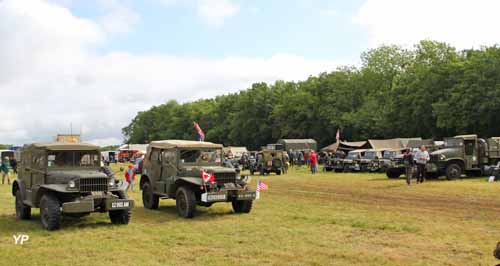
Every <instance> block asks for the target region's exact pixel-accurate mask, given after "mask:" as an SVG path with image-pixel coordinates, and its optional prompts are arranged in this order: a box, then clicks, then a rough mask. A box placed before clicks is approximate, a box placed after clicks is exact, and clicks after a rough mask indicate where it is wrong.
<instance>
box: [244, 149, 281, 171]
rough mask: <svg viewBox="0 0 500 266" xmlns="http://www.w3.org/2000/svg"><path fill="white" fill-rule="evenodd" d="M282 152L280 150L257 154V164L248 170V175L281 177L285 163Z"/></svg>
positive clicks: (263, 151)
mask: <svg viewBox="0 0 500 266" xmlns="http://www.w3.org/2000/svg"><path fill="white" fill-rule="evenodd" d="M283 154H284V151H280V150H262V151H260V152H259V153H257V163H256V164H254V165H253V166H252V167H251V168H250V174H251V175H253V174H254V173H255V172H259V173H260V175H266V174H270V173H275V174H277V175H281V173H284V171H283V170H284V167H285V162H284V159H283Z"/></svg>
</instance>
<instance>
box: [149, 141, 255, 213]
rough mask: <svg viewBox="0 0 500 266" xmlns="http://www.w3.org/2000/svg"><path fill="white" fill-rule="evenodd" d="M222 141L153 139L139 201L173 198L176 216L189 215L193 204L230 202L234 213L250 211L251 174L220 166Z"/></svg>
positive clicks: (153, 204) (152, 206)
mask: <svg viewBox="0 0 500 266" xmlns="http://www.w3.org/2000/svg"><path fill="white" fill-rule="evenodd" d="M223 156H224V155H223V152H222V145H220V144H214V143H211V142H199V141H185V140H163V141H153V142H151V143H150V145H149V147H148V151H147V154H146V157H145V159H144V170H143V174H142V177H141V180H140V187H141V190H142V201H143V204H144V207H145V208H147V209H157V208H158V204H159V199H160V198H161V199H175V201H176V208H177V212H178V214H179V216H181V217H184V218H192V217H194V215H195V212H196V207H197V206H198V205H199V206H205V207H210V206H212V204H213V203H217V202H231V203H232V206H233V210H234V212H236V213H249V212H250V211H251V209H252V204H253V200H255V198H256V193H255V192H254V191H251V190H250V189H249V187H248V182H250V177H244V176H240V174H239V173H238V172H237V171H236V169H234V168H228V167H224V166H223Z"/></svg>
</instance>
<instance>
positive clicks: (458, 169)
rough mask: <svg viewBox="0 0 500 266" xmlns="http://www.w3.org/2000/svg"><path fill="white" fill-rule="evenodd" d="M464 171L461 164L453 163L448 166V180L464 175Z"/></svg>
mask: <svg viewBox="0 0 500 266" xmlns="http://www.w3.org/2000/svg"><path fill="white" fill-rule="evenodd" d="M462 173H463V169H462V166H460V165H459V164H457V163H451V164H449V165H448V166H446V178H447V179H448V180H456V179H459V178H460V177H461V176H462Z"/></svg>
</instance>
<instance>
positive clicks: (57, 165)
mask: <svg viewBox="0 0 500 266" xmlns="http://www.w3.org/2000/svg"><path fill="white" fill-rule="evenodd" d="M100 157H101V156H100V151H99V147H97V146H94V145H91V144H84V143H60V142H52V143H35V144H31V145H27V146H25V147H24V148H23V149H22V151H21V161H20V162H19V166H18V177H17V179H16V180H15V181H14V183H13V185H12V195H13V196H14V197H15V209H16V216H17V218H18V219H23V220H25V219H30V217H31V208H40V220H41V222H42V225H43V227H44V228H46V229H47V230H55V229H58V228H59V227H60V222H61V216H63V215H67V216H74V217H81V216H84V215H87V214H90V213H92V212H108V213H109V217H110V219H111V222H112V223H114V224H128V223H129V221H130V210H131V208H132V207H133V204H134V202H133V201H132V200H129V199H128V196H127V194H126V192H125V189H126V187H127V184H125V183H122V182H119V181H117V180H115V179H114V177H113V175H112V174H111V173H109V172H108V174H105V173H104V172H103V168H101V161H100Z"/></svg>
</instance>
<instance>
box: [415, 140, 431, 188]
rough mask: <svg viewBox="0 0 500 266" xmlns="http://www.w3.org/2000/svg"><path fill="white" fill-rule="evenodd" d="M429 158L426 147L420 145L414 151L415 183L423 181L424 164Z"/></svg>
mask: <svg viewBox="0 0 500 266" xmlns="http://www.w3.org/2000/svg"><path fill="white" fill-rule="evenodd" d="M429 160H430V156H429V153H428V152H427V148H426V147H425V146H423V145H422V147H420V150H418V151H417V153H415V161H416V163H417V184H418V183H423V182H424V181H425V178H426V171H425V165H426V164H427V162H428V161H429Z"/></svg>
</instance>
